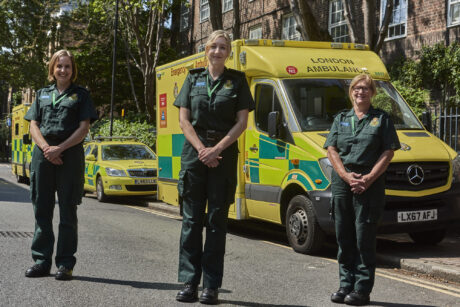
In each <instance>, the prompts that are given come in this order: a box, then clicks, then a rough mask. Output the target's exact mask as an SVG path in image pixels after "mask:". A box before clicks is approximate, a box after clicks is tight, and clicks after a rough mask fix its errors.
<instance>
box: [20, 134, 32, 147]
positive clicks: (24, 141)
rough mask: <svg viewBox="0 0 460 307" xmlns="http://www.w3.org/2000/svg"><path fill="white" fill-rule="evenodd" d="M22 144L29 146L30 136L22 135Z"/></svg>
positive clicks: (30, 142)
mask: <svg viewBox="0 0 460 307" xmlns="http://www.w3.org/2000/svg"><path fill="white" fill-rule="evenodd" d="M22 144H26V145H30V144H32V140H31V139H30V135H28V134H23V135H22Z"/></svg>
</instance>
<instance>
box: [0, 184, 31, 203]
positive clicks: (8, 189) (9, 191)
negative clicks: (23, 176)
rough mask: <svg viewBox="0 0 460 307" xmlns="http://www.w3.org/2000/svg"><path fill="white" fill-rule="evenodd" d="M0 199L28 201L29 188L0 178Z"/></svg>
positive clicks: (19, 201)
mask: <svg viewBox="0 0 460 307" xmlns="http://www.w3.org/2000/svg"><path fill="white" fill-rule="evenodd" d="M0 201H7V202H18V203H29V202H30V197H29V188H28V187H27V188H23V187H21V186H19V185H16V184H13V183H11V182H9V181H7V180H5V179H3V178H0Z"/></svg>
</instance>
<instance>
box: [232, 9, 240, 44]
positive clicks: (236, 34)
mask: <svg viewBox="0 0 460 307" xmlns="http://www.w3.org/2000/svg"><path fill="white" fill-rule="evenodd" d="M240 26H241V18H240V1H239V0H233V31H232V32H233V40H235V39H239V38H240V36H241V33H240Z"/></svg>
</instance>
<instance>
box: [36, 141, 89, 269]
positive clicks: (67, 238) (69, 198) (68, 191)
mask: <svg viewBox="0 0 460 307" xmlns="http://www.w3.org/2000/svg"><path fill="white" fill-rule="evenodd" d="M48 143H52V142H49V141H48ZM62 160H63V162H64V164H62V165H54V164H52V163H51V162H49V161H48V160H46V158H45V157H44V156H43V152H42V151H41V149H40V148H39V147H38V146H35V148H34V150H33V153H32V163H31V171H30V192H31V199H32V204H33V207H34V213H35V233H34V238H33V240H32V258H33V259H34V261H35V263H37V264H45V265H47V266H49V267H51V264H52V256H53V247H54V233H53V223H52V220H53V212H54V205H55V202H56V200H55V192H57V196H58V203H59V235H58V242H57V250H56V257H55V263H56V266H57V267H59V266H61V265H63V266H65V267H66V268H69V269H72V268H73V267H74V266H75V262H76V259H75V256H74V254H75V252H76V251H77V240H78V236H77V205H79V204H80V203H81V198H82V196H83V184H84V167H85V160H84V154H83V147H82V145H81V144H79V145H76V146H74V147H72V148H69V149H67V150H66V151H64V153H63V157H62Z"/></svg>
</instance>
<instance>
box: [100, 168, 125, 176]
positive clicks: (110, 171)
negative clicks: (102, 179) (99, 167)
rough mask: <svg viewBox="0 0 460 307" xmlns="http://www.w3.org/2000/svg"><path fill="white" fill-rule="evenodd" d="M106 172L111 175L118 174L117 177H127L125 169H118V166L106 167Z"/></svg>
mask: <svg viewBox="0 0 460 307" xmlns="http://www.w3.org/2000/svg"><path fill="white" fill-rule="evenodd" d="M105 172H106V173H107V175H109V176H116V177H126V173H125V171H124V170H121V169H116V168H111V167H106V168H105Z"/></svg>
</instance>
